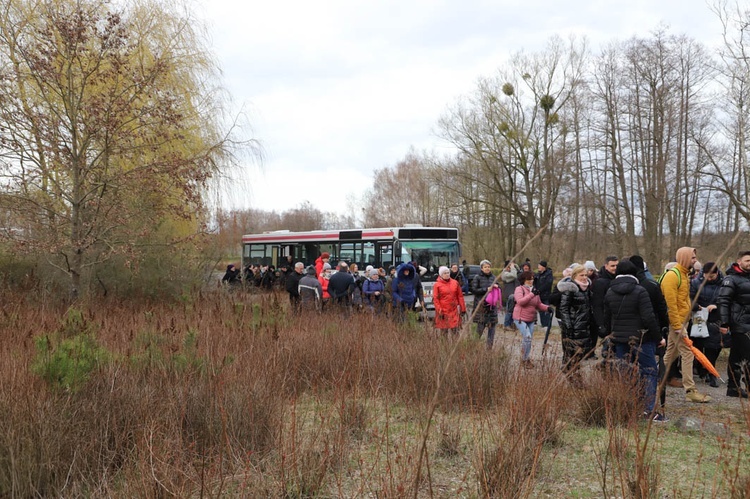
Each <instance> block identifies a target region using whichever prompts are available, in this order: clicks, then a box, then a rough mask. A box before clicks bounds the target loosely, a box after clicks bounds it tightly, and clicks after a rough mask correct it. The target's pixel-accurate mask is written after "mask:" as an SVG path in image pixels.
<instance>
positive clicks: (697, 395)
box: [685, 389, 711, 404]
mask: <svg viewBox="0 0 750 499" xmlns="http://www.w3.org/2000/svg"><path fill="white" fill-rule="evenodd" d="M685 398H686V399H687V400H689V401H690V402H695V403H696V404H705V403H706V402H710V401H711V397H709V396H708V395H704V394H702V393H701V392H699V391H698V390H696V389H692V390H689V391H687V392H686V393H685Z"/></svg>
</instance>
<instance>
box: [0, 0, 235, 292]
mask: <svg viewBox="0 0 750 499" xmlns="http://www.w3.org/2000/svg"><path fill="white" fill-rule="evenodd" d="M194 28H195V27H194V26H193V24H192V21H191V20H190V19H189V18H188V17H186V16H185V15H184V14H181V13H178V12H177V11H176V10H170V9H169V8H167V7H165V6H164V5H163V4H156V3H138V2H118V3H117V4H116V5H115V4H111V3H109V2H106V1H97V0H70V1H68V0H41V1H33V0H8V1H6V2H4V6H3V10H2V12H1V13H0V175H2V184H1V185H0V203H1V206H2V208H3V210H4V215H5V219H6V222H5V225H6V227H5V230H4V235H5V236H6V237H10V238H12V239H14V240H15V241H16V242H17V243H18V244H20V245H23V247H26V248H36V249H40V250H44V252H46V254H48V255H49V257H48V260H49V262H50V263H51V264H52V265H54V266H55V267H57V268H58V269H60V270H62V271H63V272H65V273H66V274H67V275H68V276H69V284H70V293H71V295H72V296H73V297H77V296H78V295H79V293H80V290H81V277H82V275H83V273H84V272H85V271H86V270H87V269H90V268H92V267H94V266H96V265H97V264H99V263H101V262H103V261H104V260H106V259H108V258H110V257H111V256H112V255H114V254H118V253H119V254H130V253H133V254H135V253H137V243H138V241H143V240H144V239H147V238H148V236H149V235H150V234H153V233H154V231H155V230H156V229H157V228H158V227H159V226H160V225H161V224H163V223H164V222H165V221H168V222H169V223H175V221H177V222H178V223H182V224H183V225H184V226H187V227H188V228H191V229H194V228H195V227H196V226H197V224H198V223H199V222H200V220H199V215H198V214H199V213H200V212H201V208H202V193H203V192H204V187H205V184H206V182H207V181H208V180H209V179H210V178H211V176H212V175H214V174H215V173H216V172H217V169H218V168H219V167H220V165H222V164H224V163H223V162H224V161H225V160H227V159H228V158H229V155H228V151H229V142H228V140H227V136H226V134H224V133H223V132H222V122H221V116H222V114H221V112H220V110H221V102H220V101H218V100H217V97H216V96H217V95H220V94H219V93H217V92H215V88H212V86H211V85H212V83H213V82H214V81H215V75H216V74H217V72H216V71H215V68H214V67H213V66H212V63H211V58H210V54H208V52H207V51H206V49H205V48H204V46H203V45H202V42H201V38H200V37H199V36H198V34H197V32H196V30H195V29H194Z"/></svg>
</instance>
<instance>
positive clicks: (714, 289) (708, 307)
mask: <svg viewBox="0 0 750 499" xmlns="http://www.w3.org/2000/svg"><path fill="white" fill-rule="evenodd" d="M723 280H724V275H723V274H722V273H721V271H720V270H719V267H718V266H717V265H716V263H715V262H706V264H705V265H704V266H703V269H702V270H701V271H700V273H699V274H698V275H697V276H695V277H694V278H693V279H692V280H691V281H690V299H691V302H692V301H694V302H695V305H694V306H693V312H696V311H698V310H700V311H702V313H705V314H707V316H706V317H705V321H704V324H703V326H702V327H703V328H705V331H706V334H707V336H706V337H704V338H694V339H693V345H694V346H695V348H697V349H698V350H700V351H701V352H703V355H705V356H706V358H707V359H708V360H709V362H711V365H713V366H714V368H715V367H716V359H718V358H719V354H720V353H721V349H722V348H723V347H724V346H727V347H728V346H729V338H726V345H724V338H723V335H722V334H721V331H719V324H721V317H720V315H719V309H718V307H717V306H716V299H717V298H718V297H719V290H720V289H721V282H722V281H723ZM693 326H694V327H696V321H695V319H693ZM696 367H697V368H698V373H699V374H700V377H701V378H703V379H705V380H706V383H708V385H709V386H711V387H713V388H718V387H719V382H718V380H717V379H716V377H715V376H713V375H711V374H709V373H708V372H707V370H706V369H705V368H704V367H703V366H701V365H700V364H698V365H697V366H696Z"/></svg>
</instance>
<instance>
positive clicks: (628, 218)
mask: <svg viewBox="0 0 750 499" xmlns="http://www.w3.org/2000/svg"><path fill="white" fill-rule="evenodd" d="M711 14H712V15H715V16H717V17H718V19H719V20H720V21H721V25H722V27H723V44H722V45H721V46H720V47H719V48H717V49H716V50H713V51H712V50H709V49H708V48H707V47H705V46H704V45H702V44H701V43H699V42H697V41H695V40H694V39H692V38H691V37H690V36H688V35H686V34H674V33H670V32H669V31H668V30H667V29H666V28H663V27H659V28H657V29H656V30H655V31H654V32H653V33H652V34H651V35H650V36H647V37H633V38H631V39H628V40H625V41H613V42H611V43H610V44H608V45H606V46H605V47H603V48H602V49H601V50H599V51H597V52H594V51H592V50H591V49H590V48H589V47H588V46H587V44H586V41H585V40H579V39H575V38H570V39H568V40H564V39H562V38H560V37H558V36H555V37H552V38H551V39H550V40H549V41H548V44H547V46H546V48H545V49H544V50H543V51H540V52H538V53H524V52H521V53H518V54H516V55H514V56H513V57H512V58H511V59H510V61H509V62H508V63H507V64H506V65H504V66H502V67H499V68H498V70H497V72H496V73H495V74H494V75H491V76H486V77H483V78H481V79H480V80H479V81H478V83H477V85H476V88H475V89H474V91H472V92H471V93H469V94H468V95H465V96H463V97H461V98H460V99H458V100H457V101H456V102H455V103H453V104H451V105H449V106H447V108H446V111H445V112H444V113H443V115H442V117H441V118H440V119H439V120H438V122H437V123H436V133H437V134H438V135H439V136H440V137H441V138H443V139H444V140H445V141H446V142H447V143H448V144H450V145H451V146H452V150H453V151H454V152H453V153H452V154H448V155H446V154H439V153H437V152H434V151H415V150H410V151H409V152H408V153H406V155H405V157H404V158H403V159H402V160H400V161H398V162H397V163H396V164H395V165H392V166H387V167H384V168H382V169H379V170H376V171H375V172H374V175H373V186H372V189H369V190H368V194H366V195H365V199H363V200H362V205H363V213H362V214H360V213H350V214H349V220H348V221H349V222H351V224H349V225H346V224H343V225H339V227H341V228H348V227H351V226H354V225H362V226H364V227H380V226H399V225H403V224H405V223H421V224H423V225H432V226H452V227H453V226H455V227H458V228H459V229H460V231H461V238H462V242H463V246H464V257H466V258H467V259H468V260H469V261H478V260H480V259H482V258H491V259H493V261H502V260H504V259H507V258H508V257H510V256H512V255H514V254H516V252H517V251H518V250H519V249H520V248H521V247H523V246H524V245H525V244H526V243H527V242H528V241H529V240H531V239H532V238H534V237H535V235H536V234H538V233H539V236H538V237H537V238H536V239H535V240H534V241H533V242H532V244H531V245H530V247H529V251H528V252H527V253H529V255H530V256H532V257H533V258H545V259H548V260H550V261H553V262H556V264H557V265H563V264H567V263H569V262H572V261H576V260H581V259H598V260H603V258H604V257H605V256H606V255H608V254H612V253H614V254H618V255H629V254H634V253H639V254H641V255H642V256H644V258H646V260H647V261H651V262H653V264H661V263H664V262H667V261H670V260H672V259H673V258H674V251H675V250H676V248H678V247H680V246H685V245H689V246H699V247H701V248H702V250H701V253H702V254H704V255H705V256H706V258H716V257H718V256H719V255H720V254H721V253H722V252H724V250H726V247H727V245H728V244H729V242H730V241H731V240H732V239H733V237H734V235H735V234H736V233H738V232H741V233H744V232H746V231H747V229H748V220H750V208H748V207H749V206H750V165H748V152H749V149H748V148H749V146H748V137H749V136H750V111H749V110H748V106H749V101H750V57H748V55H747V54H748V53H750V34H749V33H748V31H747V29H746V28H745V27H746V26H747V25H748V24H750V11H748V10H747V9H744V8H743V7H741V6H740V5H739V3H736V4H734V5H731V4H729V3H727V2H718V3H716V4H714V5H713V7H712V8H711ZM406 186H408V187H406ZM301 211H305V212H306V213H308V214H310V215H311V216H310V217H307V218H305V217H300V216H299V215H300V214H301ZM248 213H249V212H248ZM253 213H255V214H256V215H257V214H258V213H263V210H254V211H253ZM265 213H267V212H265ZM295 214H296V215H297V217H296V218H297V219H298V220H299V221H301V223H295V224H290V225H289V226H285V225H284V224H283V223H282V220H274V221H273V222H270V223H257V222H258V221H259V220H260V219H261V218H262V217H257V216H256V217H254V219H255V221H256V223H249V224H247V225H245V228H246V229H252V230H245V231H244V232H245V233H248V232H255V231H262V230H276V229H290V230H294V228H293V227H292V226H295V227H297V230H312V229H320V228H326V227H331V226H330V224H327V223H326V222H328V221H333V222H334V223H339V222H342V221H343V222H346V221H347V219H346V217H344V218H343V219H337V218H336V217H335V216H334V217H330V216H329V217H326V216H325V214H323V213H322V212H320V211H318V210H315V209H314V207H310V206H308V207H307V208H306V209H305V210H300V209H298V210H296V211H295ZM227 215H228V216H230V218H231V217H232V216H234V217H236V216H237V213H235V214H233V215H230V214H227ZM281 218H282V219H283V218H284V217H283V216H282V217H281ZM235 240H236V241H239V239H235ZM748 240H749V239H748V237H745V236H742V237H740V239H739V240H738V242H737V245H742V244H746V243H747V242H748ZM733 253H734V252H733V251H732V254H733ZM732 256H733V255H727V256H726V259H731V257H732Z"/></svg>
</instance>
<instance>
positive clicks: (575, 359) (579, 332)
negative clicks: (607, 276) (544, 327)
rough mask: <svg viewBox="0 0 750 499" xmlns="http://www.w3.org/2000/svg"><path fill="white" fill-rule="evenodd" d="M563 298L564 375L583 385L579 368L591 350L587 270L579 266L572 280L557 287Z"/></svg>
mask: <svg viewBox="0 0 750 499" xmlns="http://www.w3.org/2000/svg"><path fill="white" fill-rule="evenodd" d="M557 289H558V290H559V291H560V292H561V293H562V295H561V297H560V308H559V315H560V328H561V334H562V347H563V372H565V373H567V374H568V377H569V379H570V380H571V381H574V382H580V373H579V371H578V370H579V368H580V367H581V361H582V360H583V359H584V357H585V355H586V352H588V351H589V350H590V345H591V328H592V325H593V320H592V319H591V281H589V278H588V277H586V268H585V267H584V266H583V265H576V266H575V267H573V269H572V273H571V275H570V277H569V278H568V277H566V278H565V279H563V280H561V281H560V282H559V283H557Z"/></svg>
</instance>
